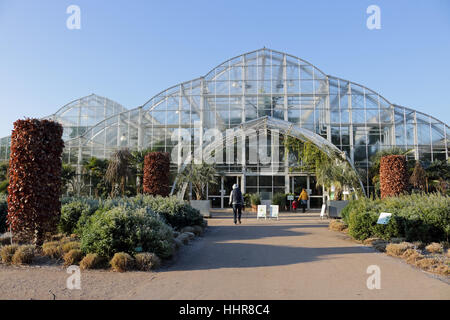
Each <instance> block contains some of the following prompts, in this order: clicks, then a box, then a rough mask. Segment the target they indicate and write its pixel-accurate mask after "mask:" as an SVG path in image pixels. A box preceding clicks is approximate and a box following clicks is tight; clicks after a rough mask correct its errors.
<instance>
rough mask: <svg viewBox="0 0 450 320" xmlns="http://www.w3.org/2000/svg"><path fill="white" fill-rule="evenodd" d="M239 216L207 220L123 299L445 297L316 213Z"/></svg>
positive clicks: (426, 278) (437, 283) (439, 283)
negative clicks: (372, 282)
mask: <svg viewBox="0 0 450 320" xmlns="http://www.w3.org/2000/svg"><path fill="white" fill-rule="evenodd" d="M216 216H217V214H216ZM245 217H246V215H244V219H243V223H242V225H238V226H235V225H233V221H232V219H231V215H230V214H228V215H225V214H222V217H219V218H213V219H210V220H209V226H210V227H209V230H208V231H207V233H206V235H205V236H204V237H203V238H200V239H199V240H196V241H195V242H193V243H192V244H191V245H189V246H187V247H186V248H184V249H183V251H182V252H181V253H180V256H179V257H178V259H177V261H176V263H175V264H174V265H173V266H172V267H169V268H168V269H167V270H161V271H160V272H158V273H157V274H156V276H155V277H154V278H153V279H152V280H151V281H146V282H143V283H141V284H140V285H139V286H138V287H136V288H134V289H133V290H132V291H131V292H127V293H126V294H124V295H123V296H122V297H121V298H129V297H132V298H138V299H450V285H449V284H448V282H447V283H446V282H445V281H443V280H439V279H436V278H435V277H434V276H432V275H430V274H427V273H425V272H422V271H420V270H418V269H416V268H414V267H412V266H409V265H407V264H406V263H404V262H402V261H401V260H399V259H396V258H392V257H389V256H387V255H385V254H382V253H378V252H375V251H374V250H373V249H371V248H369V247H365V246H362V245H358V244H357V243H354V242H353V241H351V240H348V239H346V236H345V235H343V234H341V233H338V232H333V231H329V230H328V229H327V225H328V222H327V221H321V220H320V219H319V217H318V213H317V212H316V213H309V214H308V213H306V214H281V219H280V220H279V221H274V220H272V221H270V220H267V221H265V220H259V221H258V220H256V219H255V217H254V215H251V216H250V217H248V218H245ZM370 265H377V266H379V267H380V269H381V289H379V290H376V289H375V290H369V289H368V288H367V285H366V281H367V278H368V277H369V276H370V275H369V274H367V273H366V270H367V267H368V266H370Z"/></svg>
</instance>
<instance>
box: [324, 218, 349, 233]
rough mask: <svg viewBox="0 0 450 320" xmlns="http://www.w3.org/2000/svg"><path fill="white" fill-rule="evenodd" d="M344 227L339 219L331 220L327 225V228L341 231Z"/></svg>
mask: <svg viewBox="0 0 450 320" xmlns="http://www.w3.org/2000/svg"><path fill="white" fill-rule="evenodd" d="M346 227H347V226H346V225H345V224H344V223H343V222H342V221H339V220H331V221H330V225H329V226H328V228H329V229H330V230H333V231H342V230H344V229H345V228H346Z"/></svg>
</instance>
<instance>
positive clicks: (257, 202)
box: [250, 193, 261, 212]
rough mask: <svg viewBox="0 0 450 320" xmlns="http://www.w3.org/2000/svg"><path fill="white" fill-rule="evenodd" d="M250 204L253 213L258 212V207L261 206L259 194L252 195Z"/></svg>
mask: <svg viewBox="0 0 450 320" xmlns="http://www.w3.org/2000/svg"><path fill="white" fill-rule="evenodd" d="M250 203H251V205H252V211H253V212H256V211H257V210H258V206H259V205H260V204H261V197H260V195H259V194H258V193H253V194H251V195H250Z"/></svg>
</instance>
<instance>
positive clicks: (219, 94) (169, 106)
mask: <svg viewBox="0 0 450 320" xmlns="http://www.w3.org/2000/svg"><path fill="white" fill-rule="evenodd" d="M86 101H87V102H86ZM93 101H94V102H93ZM92 103H94V105H95V106H94V107H93V109H91V106H92ZM88 110H94V111H92V112H93V113H90V111H89V112H88ZM263 117H270V119H272V120H271V121H276V119H279V120H282V121H283V124H284V123H290V124H292V125H294V126H295V128H296V130H302V132H303V133H304V132H308V134H309V135H310V139H317V138H318V137H321V138H323V139H324V140H325V141H328V143H330V144H331V145H333V146H334V148H336V149H339V150H340V151H342V152H345V153H346V154H347V156H348V158H349V161H350V162H351V164H352V165H354V167H355V168H356V169H357V170H358V172H359V174H360V177H361V180H362V182H363V184H364V186H365V187H366V188H367V189H366V190H369V187H370V181H369V178H368V169H369V166H370V158H371V156H372V155H374V154H375V153H376V152H377V151H378V150H380V149H383V148H390V147H393V146H397V147H401V148H404V149H414V150H415V153H414V157H415V158H416V159H420V160H425V161H433V160H435V159H440V160H446V159H448V157H449V147H450V145H449V140H448V134H449V126H448V125H447V124H445V123H443V122H442V121H439V120H438V119H436V118H434V117H432V116H429V115H426V114H424V113H421V112H418V111H415V110H412V109H409V108H406V107H402V106H399V105H395V104H393V103H391V102H389V101H388V100H387V99H385V98H384V97H382V96H381V95H379V94H378V93H376V92H374V91H372V90H370V89H368V88H366V87H364V86H362V85H359V84H357V83H354V82H351V81H348V80H344V79H340V78H337V77H334V76H331V75H326V74H325V73H324V72H322V71H321V70H320V69H318V68H317V67H315V66H313V65H312V64H310V63H309V62H307V61H305V60H302V59H300V58H297V57H295V56H292V55H289V54H286V53H283V52H278V51H275V50H270V49H266V48H263V49H260V50H256V51H252V52H249V53H245V54H242V55H240V56H237V57H234V58H232V59H229V60H227V61H225V62H224V63H222V64H220V65H218V66H217V67H215V68H214V69H212V70H211V71H210V72H209V73H207V74H206V75H205V76H203V77H200V78H196V79H193V80H190V81H186V82H182V83H180V84H177V85H175V86H173V87H170V88H168V89H166V90H164V91H162V92H160V93H159V94H157V95H156V96H154V97H153V98H151V99H150V100H148V101H147V102H146V103H145V104H144V105H142V106H140V107H138V108H134V109H131V110H126V109H125V108H123V107H122V106H120V105H119V104H117V103H115V102H112V101H110V100H108V99H106V98H100V97H97V96H95V95H92V96H88V97H85V98H82V99H79V100H75V101H74V102H72V103H70V104H69V105H67V106H65V107H63V108H62V109H61V110H60V111H58V112H57V113H55V115H53V116H52V118H53V119H55V120H57V121H60V122H62V123H63V125H64V128H65V130H64V137H65V140H66V149H65V150H66V151H65V160H66V161H67V162H70V163H72V164H74V165H79V164H81V163H82V162H83V161H84V160H86V159H88V158H90V157H92V156H95V157H99V158H108V157H109V156H110V154H111V153H112V152H113V151H115V150H117V149H118V148H123V147H127V148H129V149H132V150H141V149H145V148H153V149H159V150H164V151H168V152H171V151H172V149H173V148H174V147H175V146H176V145H178V144H179V143H181V140H182V137H181V136H182V134H181V132H184V133H186V132H188V133H189V135H190V137H191V142H192V143H193V144H197V145H198V146H200V147H201V148H203V147H204V146H206V143H204V141H203V133H204V132H206V131H207V130H208V129H217V130H218V131H220V132H226V130H227V129H232V128H235V127H238V126H240V125H241V124H244V123H248V122H249V121H252V120H256V119H261V118H263ZM292 128H294V127H292ZM297 128H298V129H297ZM196 131H197V132H201V134H200V135H199V138H196V136H195V134H194V133H195V132H196ZM196 139H197V141H194V140H196ZM247 140H248V138H247ZM247 140H246V138H245V137H244V138H243V140H242V146H243V148H242V157H243V159H242V160H243V161H241V163H235V164H225V165H222V166H221V168H220V169H221V170H223V172H224V173H226V174H233V173H239V174H244V175H246V174H247V173H248V174H255V173H256V174H258V172H260V171H259V170H260V169H259V166H258V164H256V165H255V164H252V163H248V154H246V151H247V152H248V148H247V147H246V145H247V143H248V142H247ZM9 144H10V141H9V140H8V137H6V138H3V139H1V140H0V159H8V158H9ZM224 147H225V146H224ZM276 147H277V148H279V152H280V155H281V156H282V159H281V160H280V166H279V168H280V170H281V173H284V174H286V173H288V167H289V165H290V159H285V158H284V152H283V150H282V149H283V146H282V144H280V145H278V146H276ZM246 148H247V149H246ZM224 149H226V148H224ZM178 169H179V167H178V165H177V164H175V163H174V164H173V165H172V170H174V171H176V170H178ZM285 185H286V189H287V190H286V191H288V190H289V182H286V184H285Z"/></svg>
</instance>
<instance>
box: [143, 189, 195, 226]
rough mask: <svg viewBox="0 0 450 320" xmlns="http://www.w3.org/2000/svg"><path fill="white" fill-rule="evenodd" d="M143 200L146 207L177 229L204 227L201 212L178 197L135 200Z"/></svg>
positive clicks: (144, 197)
mask: <svg viewBox="0 0 450 320" xmlns="http://www.w3.org/2000/svg"><path fill="white" fill-rule="evenodd" d="M140 198H141V199H142V202H143V204H144V206H148V207H149V208H150V209H151V210H152V211H153V212H155V213H156V214H160V215H162V216H163V217H164V219H165V220H166V221H167V223H168V224H170V225H171V226H172V227H173V228H175V229H178V230H179V229H181V228H183V227H186V226H195V225H204V220H203V216H202V215H201V214H200V211H198V210H197V209H194V208H192V207H191V206H190V205H189V204H188V203H187V202H185V201H183V200H179V199H178V198H177V197H175V196H172V197H161V196H156V197H152V196H138V197H136V198H135V199H136V200H137V201H139V199H140Z"/></svg>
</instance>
